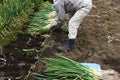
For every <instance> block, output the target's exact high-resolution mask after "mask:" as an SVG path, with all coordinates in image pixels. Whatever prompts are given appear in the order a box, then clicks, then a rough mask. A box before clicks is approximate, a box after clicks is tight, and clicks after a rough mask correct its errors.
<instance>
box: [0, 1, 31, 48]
mask: <svg viewBox="0 0 120 80" xmlns="http://www.w3.org/2000/svg"><path fill="white" fill-rule="evenodd" d="M0 5H1V6H0V47H1V46H4V45H5V44H6V43H8V42H9V41H10V40H11V39H12V38H13V39H12V40H14V37H15V36H16V33H17V32H18V29H20V27H22V25H23V24H24V23H25V22H26V21H28V15H30V14H31V13H30V12H31V11H32V8H31V0H3V1H2V4H1V3H0ZM26 18H27V19H26ZM9 38H10V39H9Z"/></svg>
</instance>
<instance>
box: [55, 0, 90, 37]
mask: <svg viewBox="0 0 120 80" xmlns="http://www.w3.org/2000/svg"><path fill="white" fill-rule="evenodd" d="M54 7H55V10H56V12H57V15H58V20H57V23H58V24H61V23H62V22H63V21H64V20H65V14H66V13H70V14H71V13H73V12H74V14H73V16H72V17H71V18H70V20H69V23H68V30H69V34H68V37H69V39H76V36H77V30H78V27H79V25H80V23H81V22H82V20H83V19H84V18H85V17H86V16H87V15H88V13H89V12H90V10H91V8H92V0H54Z"/></svg>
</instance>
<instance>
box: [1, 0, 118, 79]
mask: <svg viewBox="0 0 120 80" xmlns="http://www.w3.org/2000/svg"><path fill="white" fill-rule="evenodd" d="M93 3H94V6H93V9H92V11H91V13H90V14H89V15H88V16H87V17H86V18H85V19H84V21H83V22H82V23H81V27H80V28H79V30H78V36H77V39H76V40H75V46H74V49H73V50H72V51H70V52H68V53H67V54H66V53H63V54H65V55H66V56H67V57H69V58H71V59H73V60H75V61H78V62H94V63H98V64H100V65H101V67H102V69H105V70H106V69H114V70H115V71H117V72H119V73H120V55H119V53H120V28H119V25H120V5H119V1H118V2H117V0H109V1H108V0H93ZM49 35H50V37H49V38H48V40H47V42H46V45H52V44H54V43H61V44H63V45H64V44H66V42H67V40H68V36H67V35H68V32H67V31H64V30H60V29H56V30H53V31H51V32H50V33H49ZM44 40H45V39H44V38H43V37H41V36H39V35H38V36H36V37H33V36H31V35H28V34H19V35H18V39H17V40H16V41H14V42H11V43H10V44H8V45H7V46H6V47H5V49H4V50H3V53H5V55H6V59H7V65H6V66H5V67H4V68H0V72H1V73H2V72H6V73H4V76H6V77H7V76H9V78H11V77H12V79H13V80H16V77H18V80H23V77H24V76H25V75H26V74H27V71H28V70H29V69H30V67H31V65H32V64H34V63H35V62H36V61H37V59H36V58H35V57H36V55H39V57H40V59H39V60H38V62H37V64H36V67H35V68H34V69H33V70H31V72H38V73H41V72H42V71H43V70H44V66H45V65H44V64H43V63H42V61H41V58H44V57H55V55H54V53H56V52H57V50H56V47H55V46H54V47H47V48H45V49H44V51H42V52H39V51H40V50H41V49H42V48H43V47H42V46H41V44H42V43H41V42H43V41H44ZM44 47H45V46H44ZM23 49H32V51H30V52H29V51H26V52H25V51H23ZM21 76H22V77H21ZM13 77H14V78H13ZM6 80H7V79H6ZM30 80H35V79H32V78H31V79H30Z"/></svg>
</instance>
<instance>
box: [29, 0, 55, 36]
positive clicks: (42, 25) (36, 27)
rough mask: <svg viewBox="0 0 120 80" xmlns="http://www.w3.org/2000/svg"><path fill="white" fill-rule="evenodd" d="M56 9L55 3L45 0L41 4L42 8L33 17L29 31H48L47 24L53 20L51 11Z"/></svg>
mask: <svg viewBox="0 0 120 80" xmlns="http://www.w3.org/2000/svg"><path fill="white" fill-rule="evenodd" d="M53 11H54V8H53V5H52V4H50V3H49V2H45V3H43V4H42V5H41V10H40V11H39V12H37V13H35V14H34V17H33V19H32V20H31V21H30V25H29V28H28V33H30V34H32V33H35V32H38V33H44V32H47V31H48V29H49V28H48V27H47V25H48V24H50V22H52V19H50V17H51V13H52V12H53Z"/></svg>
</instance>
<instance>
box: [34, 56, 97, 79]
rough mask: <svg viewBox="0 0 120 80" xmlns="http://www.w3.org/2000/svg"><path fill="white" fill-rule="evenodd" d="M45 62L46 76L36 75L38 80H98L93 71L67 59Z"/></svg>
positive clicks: (53, 59) (51, 59) (47, 60)
mask: <svg viewBox="0 0 120 80" xmlns="http://www.w3.org/2000/svg"><path fill="white" fill-rule="evenodd" d="M45 61H46V62H47V69H46V70H44V74H38V73H34V74H35V75H36V76H35V78H36V79H38V80H98V79H97V78H96V77H95V75H94V73H93V70H92V69H90V68H89V67H87V66H83V65H82V64H80V63H78V62H76V61H73V60H71V59H68V58H66V57H63V56H61V58H58V59H55V58H47V59H45Z"/></svg>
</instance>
